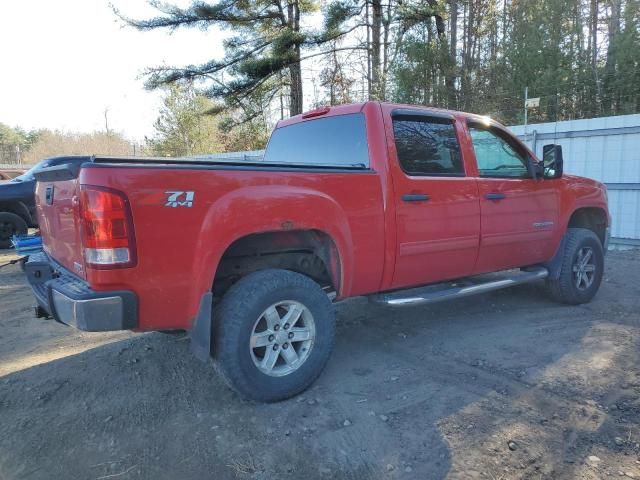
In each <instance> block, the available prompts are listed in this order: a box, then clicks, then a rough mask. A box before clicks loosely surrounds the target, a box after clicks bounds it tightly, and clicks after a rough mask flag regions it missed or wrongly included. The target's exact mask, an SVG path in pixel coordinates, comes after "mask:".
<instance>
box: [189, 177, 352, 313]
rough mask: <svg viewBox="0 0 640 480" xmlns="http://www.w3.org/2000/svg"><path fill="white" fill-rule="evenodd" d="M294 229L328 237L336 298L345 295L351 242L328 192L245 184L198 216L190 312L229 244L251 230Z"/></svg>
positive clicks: (207, 287) (343, 216)
mask: <svg viewBox="0 0 640 480" xmlns="http://www.w3.org/2000/svg"><path fill="white" fill-rule="evenodd" d="M294 230H319V231H321V232H323V233H325V234H327V235H328V236H329V237H330V238H331V239H332V240H333V242H334V244H335V246H336V249H337V253H338V262H339V269H338V270H339V272H340V273H339V275H340V278H339V289H338V290H339V291H338V296H348V294H349V292H350V290H351V277H352V275H351V272H352V267H353V253H352V252H353V242H352V238H351V231H350V228H349V224H348V221H347V216H346V214H345V212H344V211H343V209H342V207H340V205H338V203H337V202H336V201H335V200H334V199H332V198H331V197H329V196H328V195H326V194H324V193H322V192H318V191H317V190H313V189H310V188H304V187H294V186H290V187H288V186H282V185H264V186H252V187H244V188H239V189H237V190H234V191H232V192H229V193H228V194H226V195H224V196H222V197H220V198H219V199H218V200H217V201H216V202H215V203H214V204H213V205H212V206H211V208H210V209H209V210H208V212H207V214H206V216H205V218H204V220H203V223H202V228H201V230H200V233H199V238H198V242H197V247H196V255H194V264H193V265H192V271H193V272H194V282H195V285H194V289H193V295H194V297H193V298H192V299H191V302H190V305H192V306H193V307H194V311H193V312H192V316H194V315H195V314H196V310H197V307H198V305H199V303H200V299H201V298H202V295H203V294H204V293H206V292H207V291H209V290H210V289H211V286H212V284H213V279H214V278H215V273H216V270H217V268H218V264H219V262H220V259H221V257H222V255H223V254H224V252H225V251H226V250H227V248H228V247H229V246H230V245H231V244H232V243H233V242H235V241H236V240H238V239H240V238H242V237H245V236H247V235H251V234H256V233H263V232H278V231H294ZM328 267H330V266H328Z"/></svg>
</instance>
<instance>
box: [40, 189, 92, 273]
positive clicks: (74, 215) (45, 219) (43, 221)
mask: <svg viewBox="0 0 640 480" xmlns="http://www.w3.org/2000/svg"><path fill="white" fill-rule="evenodd" d="M79 194H80V185H79V181H78V179H77V178H74V179H71V180H58V181H38V185H37V187H36V199H35V200H36V207H37V211H38V222H39V224H40V233H41V235H42V243H43V246H44V251H45V252H46V253H47V254H48V255H50V256H51V257H52V258H53V259H54V260H55V261H57V262H58V263H60V264H61V265H62V266H63V267H65V268H67V269H68V270H70V271H71V272H73V273H75V274H76V275H78V276H79V277H81V278H83V279H84V278H86V275H85V266H84V259H83V258H82V245H81V237H80V221H79V215H78V197H79Z"/></svg>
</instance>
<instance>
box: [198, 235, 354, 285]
mask: <svg viewBox="0 0 640 480" xmlns="http://www.w3.org/2000/svg"><path fill="white" fill-rule="evenodd" d="M268 268H280V269H283V270H291V271H294V272H297V273H301V274H304V275H306V276H308V277H310V278H312V279H313V280H315V281H316V282H317V283H319V284H320V285H321V286H323V287H328V288H330V289H332V290H334V291H336V292H340V290H341V285H342V259H341V255H340V251H339V249H338V247H337V245H336V243H335V241H334V239H333V238H332V237H331V235H329V234H328V233H327V232H325V231H323V230H319V229H305V230H290V231H265V232H256V233H250V234H246V235H244V236H241V237H239V238H237V239H236V240H234V241H233V242H232V243H231V244H230V245H229V246H228V247H227V248H226V249H225V251H224V252H223V253H222V256H221V258H220V261H219V262H218V265H217V268H216V270H215V275H214V278H213V283H212V285H211V290H212V291H213V292H214V296H216V297H217V296H219V295H221V294H222V293H224V292H225V291H226V290H227V289H228V288H229V286H231V285H232V284H233V283H235V281H237V280H238V279H240V278H242V277H243V276H246V275H248V274H249V273H252V272H255V271H258V270H264V269H268Z"/></svg>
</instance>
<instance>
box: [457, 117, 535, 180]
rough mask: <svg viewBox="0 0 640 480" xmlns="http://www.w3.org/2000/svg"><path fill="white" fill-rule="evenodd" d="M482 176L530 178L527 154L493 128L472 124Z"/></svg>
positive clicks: (471, 128) (471, 132)
mask: <svg viewBox="0 0 640 480" xmlns="http://www.w3.org/2000/svg"><path fill="white" fill-rule="evenodd" d="M469 133H470V134H471V141H472V143H473V148H474V150H475V153H476V162H477V165H478V171H479V173H480V176H481V177H498V178H512V177H513V178H528V177H529V176H530V175H529V169H528V168H527V156H526V154H525V153H524V152H520V151H518V150H517V149H516V147H515V146H514V145H512V144H511V143H510V142H508V141H507V140H506V139H505V138H503V137H502V136H501V135H500V134H499V133H498V132H496V131H495V130H492V129H491V128H482V127H479V126H475V125H474V126H470V127H469Z"/></svg>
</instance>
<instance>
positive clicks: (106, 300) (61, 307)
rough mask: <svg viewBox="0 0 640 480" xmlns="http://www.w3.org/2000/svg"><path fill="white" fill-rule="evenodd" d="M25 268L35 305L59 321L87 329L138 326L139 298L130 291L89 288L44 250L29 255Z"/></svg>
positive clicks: (93, 330)
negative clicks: (99, 290) (104, 290)
mask: <svg viewBox="0 0 640 480" xmlns="http://www.w3.org/2000/svg"><path fill="white" fill-rule="evenodd" d="M24 271H25V273H26V275H27V279H28V281H29V284H30V285H31V289H32V290H33V294H34V295H35V297H36V301H37V302H38V305H39V306H40V307H41V308H43V309H44V310H45V311H46V312H47V313H49V314H50V315H51V316H52V317H53V318H54V319H55V320H56V321H58V322H60V323H64V324H66V325H70V326H72V327H76V328H78V329H79V330H84V331H87V332H106V331H112V330H132V329H135V328H136V327H137V326H138V299H137V297H136V295H135V293H133V292H130V291H127V290H118V291H108V292H97V291H95V290H92V289H91V288H90V287H89V285H88V284H87V283H86V282H84V281H82V280H81V279H79V278H78V277H76V276H75V275H73V274H72V273H71V272H69V271H68V270H66V269H65V268H63V267H62V266H60V265H58V264H57V263H56V262H54V261H53V260H51V259H50V258H49V257H48V256H47V255H46V254H44V253H39V254H37V255H32V256H30V257H29V260H28V261H27V262H26V263H25V264H24Z"/></svg>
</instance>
